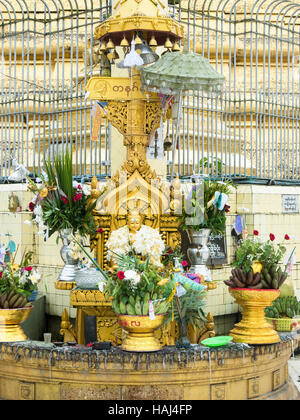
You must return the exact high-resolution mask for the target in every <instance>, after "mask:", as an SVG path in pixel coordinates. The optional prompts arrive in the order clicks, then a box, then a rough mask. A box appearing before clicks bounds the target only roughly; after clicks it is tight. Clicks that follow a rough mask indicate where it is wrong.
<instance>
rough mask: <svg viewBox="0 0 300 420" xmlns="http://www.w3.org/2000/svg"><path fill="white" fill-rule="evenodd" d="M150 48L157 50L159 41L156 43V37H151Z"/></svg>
mask: <svg viewBox="0 0 300 420" xmlns="http://www.w3.org/2000/svg"><path fill="white" fill-rule="evenodd" d="M149 46H150V47H154V48H156V47H157V41H156V39H155V38H154V35H152V37H151V39H150V41H149Z"/></svg>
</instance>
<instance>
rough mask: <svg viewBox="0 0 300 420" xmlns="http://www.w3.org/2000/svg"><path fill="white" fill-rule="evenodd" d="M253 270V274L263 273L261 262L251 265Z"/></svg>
mask: <svg viewBox="0 0 300 420" xmlns="http://www.w3.org/2000/svg"><path fill="white" fill-rule="evenodd" d="M251 268H252V270H253V274H256V273H261V270H262V268H263V266H262V263H261V262H259V261H254V262H253V264H252V265H251Z"/></svg>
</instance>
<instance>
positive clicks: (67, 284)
mask: <svg viewBox="0 0 300 420" xmlns="http://www.w3.org/2000/svg"><path fill="white" fill-rule="evenodd" d="M54 286H55V289H57V290H72V289H73V288H74V287H75V286H76V283H75V282H74V281H56V282H55V283H54Z"/></svg>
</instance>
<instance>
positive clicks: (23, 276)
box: [0, 252, 41, 342]
mask: <svg viewBox="0 0 300 420" xmlns="http://www.w3.org/2000/svg"><path fill="white" fill-rule="evenodd" d="M31 256H32V252H25V253H24V255H23V257H22V260H21V262H20V264H17V263H16V262H15V257H14V258H12V260H11V261H6V262H4V259H3V258H2V259H1V262H0V341H2V342H3V341H4V342H11V341H24V340H26V339H27V338H26V335H25V334H24V332H23V330H22V328H21V327H20V325H19V324H20V323H21V322H23V321H25V320H26V319H27V318H28V317H29V314H30V311H31V309H32V304H31V303H30V302H29V301H28V300H29V298H30V296H31V294H32V292H33V291H34V290H37V286H38V283H39V281H40V279H41V276H40V274H39V272H38V270H37V269H35V268H33V267H32V266H30V265H28V262H29V261H30V259H31Z"/></svg>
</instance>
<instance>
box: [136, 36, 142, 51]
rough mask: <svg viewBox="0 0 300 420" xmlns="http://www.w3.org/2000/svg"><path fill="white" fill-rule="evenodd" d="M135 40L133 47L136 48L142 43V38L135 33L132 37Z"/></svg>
mask: <svg viewBox="0 0 300 420" xmlns="http://www.w3.org/2000/svg"><path fill="white" fill-rule="evenodd" d="M134 41H135V47H136V48H137V47H138V46H139V45H143V40H142V39H141V38H140V37H139V35H138V34H136V37H135V38H134Z"/></svg>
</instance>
